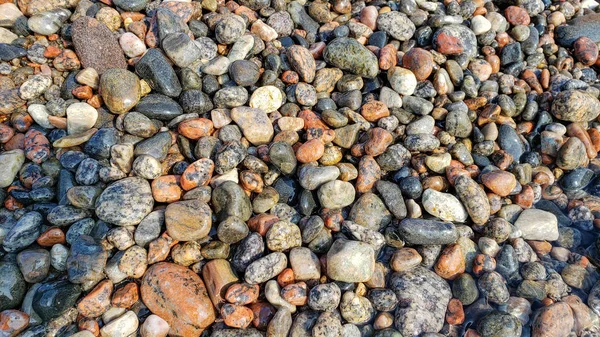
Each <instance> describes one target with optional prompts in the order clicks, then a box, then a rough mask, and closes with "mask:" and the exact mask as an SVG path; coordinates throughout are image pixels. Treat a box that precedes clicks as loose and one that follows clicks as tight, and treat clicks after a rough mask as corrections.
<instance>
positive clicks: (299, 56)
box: [287, 45, 317, 83]
mask: <svg viewBox="0 0 600 337" xmlns="http://www.w3.org/2000/svg"><path fill="white" fill-rule="evenodd" d="M287 57H288V61H289V62H290V65H291V66H292V69H294V70H295V71H296V72H297V73H298V75H300V79H302V81H304V82H306V83H311V82H312V81H313V80H314V79H315V72H316V69H317V65H316V63H315V59H314V58H313V56H312V54H311V53H310V51H308V49H306V48H304V47H302V46H299V45H293V46H290V47H289V48H288V49H287Z"/></svg>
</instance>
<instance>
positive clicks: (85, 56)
mask: <svg viewBox="0 0 600 337" xmlns="http://www.w3.org/2000/svg"><path fill="white" fill-rule="evenodd" d="M71 27H72V34H73V45H74V46H75V51H76V52H77V56H78V57H79V59H80V60H81V64H82V65H83V66H84V67H85V68H94V69H96V71H97V72H98V74H102V73H104V72H105V71H106V70H108V69H111V68H121V69H126V68H127V63H126V62H125V56H124V55H123V50H122V49H121V46H120V45H119V42H118V41H117V39H116V37H115V35H113V33H112V32H111V31H110V29H108V27H106V25H104V24H103V23H101V22H99V21H98V20H96V19H94V18H90V17H88V16H82V17H80V18H78V19H77V20H75V22H73V24H72V26H71Z"/></svg>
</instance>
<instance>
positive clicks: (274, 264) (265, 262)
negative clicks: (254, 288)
mask: <svg viewBox="0 0 600 337" xmlns="http://www.w3.org/2000/svg"><path fill="white" fill-rule="evenodd" d="M287 261H288V260H287V257H286V255H285V254H283V253H280V252H274V253H271V254H269V255H267V256H265V257H262V258H259V259H257V260H256V261H254V262H252V263H250V264H249V265H248V267H247V268H246V272H245V275H244V279H245V281H246V282H247V283H250V284H259V283H263V282H266V281H268V280H270V279H272V278H273V277H275V276H277V275H278V274H279V273H281V272H282V271H283V269H285V267H286V266H287Z"/></svg>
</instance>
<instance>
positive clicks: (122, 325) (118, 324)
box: [100, 310, 139, 337]
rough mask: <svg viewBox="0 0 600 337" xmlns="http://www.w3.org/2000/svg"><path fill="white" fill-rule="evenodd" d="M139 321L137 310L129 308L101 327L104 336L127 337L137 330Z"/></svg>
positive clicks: (101, 334)
mask: <svg viewBox="0 0 600 337" xmlns="http://www.w3.org/2000/svg"><path fill="white" fill-rule="evenodd" d="M138 325H139V321H138V318H137V315H136V314H135V312H133V311H131V310H129V311H127V312H125V313H124V314H123V315H121V316H119V317H118V318H116V319H114V320H112V321H110V322H109V323H108V324H106V325H105V326H103V327H102V329H100V336H102V337H126V336H130V335H131V334H133V333H135V332H136V331H137V328H138Z"/></svg>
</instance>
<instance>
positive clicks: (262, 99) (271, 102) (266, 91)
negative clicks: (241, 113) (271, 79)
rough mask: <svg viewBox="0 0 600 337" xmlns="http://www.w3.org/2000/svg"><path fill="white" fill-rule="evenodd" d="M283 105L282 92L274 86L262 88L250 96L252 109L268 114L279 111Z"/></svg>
mask: <svg viewBox="0 0 600 337" xmlns="http://www.w3.org/2000/svg"><path fill="white" fill-rule="evenodd" d="M282 104H283V94H282V93H281V90H280V89H279V88H277V87H274V86H272V85H267V86H263V87H260V88H258V89H256V90H254V92H253V93H252V96H250V103H249V105H250V107H252V108H256V109H260V110H262V111H265V112H267V113H270V112H273V111H277V110H278V109H279V108H280V107H281V105H282Z"/></svg>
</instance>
